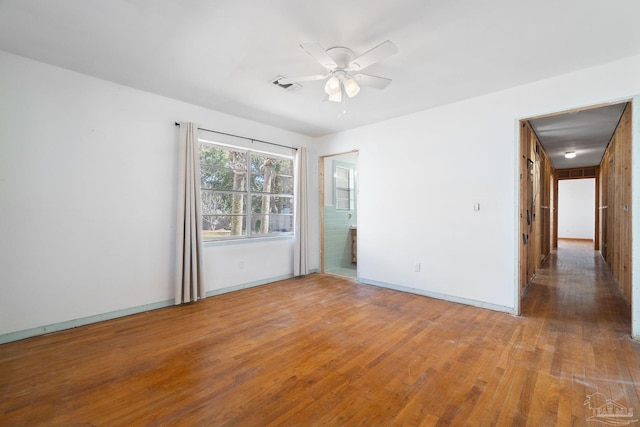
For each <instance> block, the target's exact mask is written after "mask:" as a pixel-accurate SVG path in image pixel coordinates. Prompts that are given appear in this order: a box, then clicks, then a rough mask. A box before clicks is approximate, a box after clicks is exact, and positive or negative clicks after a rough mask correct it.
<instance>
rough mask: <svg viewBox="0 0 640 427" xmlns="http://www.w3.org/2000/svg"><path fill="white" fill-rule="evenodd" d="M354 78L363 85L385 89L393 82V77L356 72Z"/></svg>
mask: <svg viewBox="0 0 640 427" xmlns="http://www.w3.org/2000/svg"><path fill="white" fill-rule="evenodd" d="M353 78H354V80H355V81H356V82H357V83H358V84H359V85H361V86H368V87H373V88H376V89H384V88H385V87H387V86H389V83H391V79H387V78H384V77H378V76H372V75H369V74H355V75H354V76H353Z"/></svg>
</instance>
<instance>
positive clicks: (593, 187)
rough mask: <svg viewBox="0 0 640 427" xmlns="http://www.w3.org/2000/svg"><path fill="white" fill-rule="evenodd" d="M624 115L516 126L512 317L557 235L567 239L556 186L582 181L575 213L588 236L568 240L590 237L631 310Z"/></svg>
mask: <svg viewBox="0 0 640 427" xmlns="http://www.w3.org/2000/svg"><path fill="white" fill-rule="evenodd" d="M632 111H633V108H632V103H631V102H630V101H624V102H620V103H617V104H606V105H598V106H593V107H585V108H581V109H576V110H572V111H566V112H561V113H556V114H551V115H545V116H540V117H536V118H529V119H523V120H521V121H520V141H519V147H520V150H519V156H518V162H519V172H520V184H519V216H520V219H519V231H520V233H519V234H520V236H519V237H520V238H519V250H518V254H519V273H518V277H519V278H518V282H519V285H518V292H517V296H516V299H517V301H516V306H517V311H518V313H520V300H521V298H522V297H523V296H525V294H526V293H527V288H528V285H529V284H530V283H531V282H532V281H533V280H534V278H535V276H536V273H537V270H538V269H539V268H540V267H541V266H542V264H543V262H544V260H545V259H546V258H547V257H548V256H550V255H555V252H553V251H554V249H555V248H556V247H557V244H556V242H557V239H558V237H561V238H562V237H573V236H569V235H566V236H565V235H563V234H566V233H565V231H563V225H562V224H561V222H562V218H559V217H558V215H559V214H560V213H561V212H560V211H561V210H563V209H562V207H560V206H559V203H558V202H559V200H558V199H559V197H562V193H563V190H562V188H561V186H564V184H561V183H563V181H564V180H567V181H586V182H589V184H588V185H589V190H586V191H589V192H590V197H589V199H591V201H590V202H589V204H590V205H591V209H589V208H588V207H587V208H586V209H585V210H584V211H583V212H582V213H583V215H587V216H590V217H591V218H590V219H588V220H587V223H588V224H590V225H587V226H585V227H588V228H590V230H589V232H586V233H585V234H584V237H581V236H577V237H575V238H578V239H580V238H585V239H590V238H591V236H593V237H592V239H593V241H594V244H593V248H594V249H595V250H597V251H599V255H601V256H602V257H603V258H604V260H605V262H606V263H607V265H608V266H609V268H610V269H611V273H612V275H613V277H614V278H615V280H616V282H617V284H618V287H619V289H620V291H621V294H622V296H623V298H624V299H625V300H626V303H627V305H631V301H632V287H631V260H632V245H631V241H632V239H631V203H632V199H631V181H632V175H631V172H632V164H631V146H632V144H631V142H632V133H631V123H632ZM587 178H592V179H591V180H588V179H587ZM569 185H570V184H569ZM585 185H586V184H585ZM593 199H595V200H593ZM565 213H566V212H565ZM592 213H593V214H592ZM612 228H613V230H612ZM552 252H553V253H552Z"/></svg>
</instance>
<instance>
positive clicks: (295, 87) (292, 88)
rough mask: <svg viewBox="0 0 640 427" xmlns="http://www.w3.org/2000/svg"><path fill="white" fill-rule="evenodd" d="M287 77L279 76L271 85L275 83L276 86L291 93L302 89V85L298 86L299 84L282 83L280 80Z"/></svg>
mask: <svg viewBox="0 0 640 427" xmlns="http://www.w3.org/2000/svg"><path fill="white" fill-rule="evenodd" d="M284 78H285V77H283V76H278V77H276V78H275V79H273V80H271V83H273V84H274V85H276V86H278V87H281V88H282V89H284V90H288V91H289V92H294V91H296V90H298V89H300V88H302V85H300V84H298V83H284V84H283V83H280V80H282V79H284Z"/></svg>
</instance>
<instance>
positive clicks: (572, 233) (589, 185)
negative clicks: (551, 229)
mask: <svg viewBox="0 0 640 427" xmlns="http://www.w3.org/2000/svg"><path fill="white" fill-rule="evenodd" d="M595 206H596V180H595V178H589V179H563V180H560V181H558V237H559V238H563V237H564V238H571V239H591V240H593V238H594V234H595V223H596V213H595Z"/></svg>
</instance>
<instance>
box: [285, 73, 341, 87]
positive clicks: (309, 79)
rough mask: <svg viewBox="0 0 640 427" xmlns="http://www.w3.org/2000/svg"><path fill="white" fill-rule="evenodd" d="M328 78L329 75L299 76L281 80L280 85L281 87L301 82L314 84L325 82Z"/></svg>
mask: <svg viewBox="0 0 640 427" xmlns="http://www.w3.org/2000/svg"><path fill="white" fill-rule="evenodd" d="M327 77H329V75H328V74H327V75H323V74H314V75H312V76H298V77H283V78H281V79H280V80H278V83H280V84H281V85H288V84H292V83H300V82H313V81H316V80H324V79H326V78H327Z"/></svg>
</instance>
